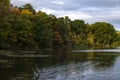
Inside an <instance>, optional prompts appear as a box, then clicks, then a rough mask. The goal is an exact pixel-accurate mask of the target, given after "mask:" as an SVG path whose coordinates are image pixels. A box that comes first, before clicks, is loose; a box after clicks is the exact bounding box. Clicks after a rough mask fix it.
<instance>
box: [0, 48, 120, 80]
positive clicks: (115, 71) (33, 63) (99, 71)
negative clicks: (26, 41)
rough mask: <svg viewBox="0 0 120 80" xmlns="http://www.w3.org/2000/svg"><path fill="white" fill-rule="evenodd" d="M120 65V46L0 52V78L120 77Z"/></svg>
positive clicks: (67, 79) (73, 79)
mask: <svg viewBox="0 0 120 80" xmlns="http://www.w3.org/2000/svg"><path fill="white" fill-rule="evenodd" d="M3 53H4V54H5V53H6V52H5V51H1V52H0V54H3ZM119 68H120V49H119V48H116V49H97V50H65V49H54V50H53V51H45V52H44V53H42V55H41V54H37V55H34V54H32V55H31V54H29V52H28V53H27V54H26V55H17V56H16V55H15V56H14V55H12V56H0V80H120V69H119Z"/></svg>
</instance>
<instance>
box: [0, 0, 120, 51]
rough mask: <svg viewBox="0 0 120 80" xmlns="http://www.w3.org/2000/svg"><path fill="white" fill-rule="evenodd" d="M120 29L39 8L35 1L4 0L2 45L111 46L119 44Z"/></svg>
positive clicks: (0, 7) (0, 31)
mask: <svg viewBox="0 0 120 80" xmlns="http://www.w3.org/2000/svg"><path fill="white" fill-rule="evenodd" d="M119 41H120V32H117V31H116V30H115V29H114V26H113V25H112V24H110V23H106V22H95V23H93V24H88V23H85V21H84V20H80V19H76V20H73V21H72V20H71V19H70V18H69V17H68V16H65V17H59V18H57V17H56V16H55V15H52V14H46V13H45V12H42V11H40V10H39V11H37V12H36V11H35V9H34V8H33V6H32V5H31V4H29V3H28V4H24V5H23V6H21V7H18V6H13V5H11V4H10V0H0V48H1V49H41V48H52V47H62V46H69V47H72V46H79V47H89V46H90V47H91V46H93V47H96V46H105V47H110V46H113V45H119V43H120V42H119Z"/></svg>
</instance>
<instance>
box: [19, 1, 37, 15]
mask: <svg viewBox="0 0 120 80" xmlns="http://www.w3.org/2000/svg"><path fill="white" fill-rule="evenodd" d="M19 9H20V10H21V11H22V10H28V11H29V12H32V13H33V14H35V13H36V11H35V9H34V8H33V6H32V5H31V4H30V3H28V4H25V5H23V6H22V7H19Z"/></svg>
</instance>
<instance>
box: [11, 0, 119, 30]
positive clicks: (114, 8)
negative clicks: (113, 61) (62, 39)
mask: <svg viewBox="0 0 120 80" xmlns="http://www.w3.org/2000/svg"><path fill="white" fill-rule="evenodd" d="M11 3H12V4H13V5H17V6H21V5H23V4H26V3H31V4H32V5H33V7H34V8H35V9H36V10H42V11H45V12H46V13H48V14H54V15H56V16H57V17H60V16H69V17H70V18H71V19H73V20H74V19H83V20H85V21H86V22H88V23H93V22H96V21H105V22H109V23H111V24H113V25H114V26H115V28H116V29H119V30H120V28H119V25H120V0H11Z"/></svg>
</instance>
